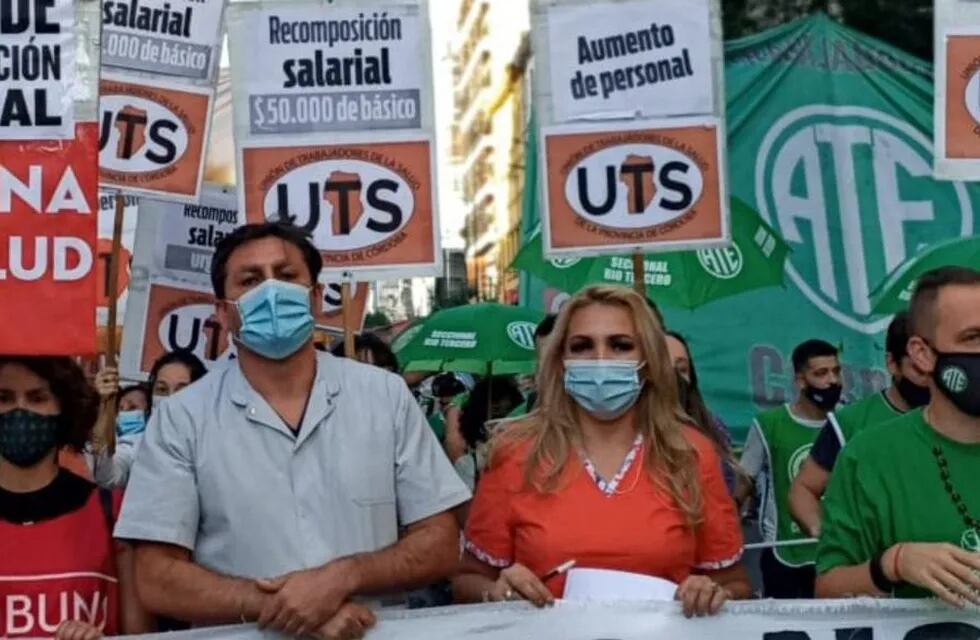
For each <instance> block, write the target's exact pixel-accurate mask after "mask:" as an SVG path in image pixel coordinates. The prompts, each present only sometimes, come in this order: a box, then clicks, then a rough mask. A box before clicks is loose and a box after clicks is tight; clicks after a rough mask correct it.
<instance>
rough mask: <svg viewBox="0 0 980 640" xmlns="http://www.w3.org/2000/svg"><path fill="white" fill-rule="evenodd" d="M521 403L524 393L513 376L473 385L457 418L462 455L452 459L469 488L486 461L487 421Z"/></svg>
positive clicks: (503, 414) (499, 377)
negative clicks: (462, 444)
mask: <svg viewBox="0 0 980 640" xmlns="http://www.w3.org/2000/svg"><path fill="white" fill-rule="evenodd" d="M522 402H524V396H523V395H521V392H520V389H518V388H517V384H516V383H515V382H514V380H513V378H509V377H502V376H495V377H493V378H484V379H483V380H481V381H480V382H478V383H477V385H476V386H475V387H473V391H472V392H471V393H470V397H469V400H468V401H467V402H466V405H465V406H464V407H463V413H462V415H461V416H460V420H459V429H460V435H461V436H462V439H463V441H464V442H466V450H465V452H464V453H463V455H462V456H461V457H460V458H458V459H457V460H455V461H454V463H455V466H456V473H458V474H459V476H460V477H461V478H462V479H463V482H465V483H466V485H467V486H468V487H469V488H470V491H472V490H473V489H474V488H475V487H476V483H477V482H478V481H479V479H480V474H481V473H483V468H484V467H485V466H486V462H487V447H486V446H485V445H486V443H487V441H488V440H489V439H490V434H489V433H488V431H487V422H488V421H491V420H499V419H501V418H505V417H507V416H508V415H510V413H511V412H512V411H513V410H514V409H515V408H516V407H517V406H518V405H520V404H521V403H522Z"/></svg>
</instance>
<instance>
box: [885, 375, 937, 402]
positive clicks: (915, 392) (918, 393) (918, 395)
mask: <svg viewBox="0 0 980 640" xmlns="http://www.w3.org/2000/svg"><path fill="white" fill-rule="evenodd" d="M892 384H894V385H895V389H896V390H897V391H898V395H900V396H902V399H903V400H905V402H907V403H908V405H909V406H910V407H912V408H913V409H918V408H919V407H924V406H926V405H927V404H929V400H930V398H931V396H932V392H931V391H930V390H929V387H923V386H922V385H918V384H915V383H914V382H912V381H911V380H909V379H908V378H895V379H893V380H892Z"/></svg>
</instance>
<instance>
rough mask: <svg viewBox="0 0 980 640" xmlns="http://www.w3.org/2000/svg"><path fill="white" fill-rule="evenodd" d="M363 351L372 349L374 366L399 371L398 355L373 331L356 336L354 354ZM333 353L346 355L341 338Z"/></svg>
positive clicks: (340, 356)
mask: <svg viewBox="0 0 980 640" xmlns="http://www.w3.org/2000/svg"><path fill="white" fill-rule="evenodd" d="M362 351H370V352H371V359H372V360H374V366H376V367H380V368H382V369H387V370H388V371H391V372H393V373H398V370H399V365H398V357H397V356H396V355H395V352H394V351H392V350H391V347H390V346H388V343H387V342H385V341H384V340H382V339H381V338H379V337H378V336H377V335H375V334H373V333H362V334H360V335H358V336H357V337H356V338H354V354H355V355H357V354H358V353H360V352H362ZM332 353H333V355H335V356H337V357H338V358H343V357H344V341H343V340H340V341H339V342H338V343H337V345H336V346H335V347H334V348H333V352H332Z"/></svg>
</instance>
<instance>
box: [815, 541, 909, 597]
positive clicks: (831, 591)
mask: <svg viewBox="0 0 980 640" xmlns="http://www.w3.org/2000/svg"><path fill="white" fill-rule="evenodd" d="M897 550H898V549H897V547H891V548H890V549H888V551H886V552H885V554H884V555H883V556H882V557H881V566H882V572H883V573H884V574H885V577H886V578H887V579H889V580H892V581H895V580H897V579H898V578H897V577H896V576H894V575H892V567H894V565H895V553H896V552H897ZM884 595H887V594H885V593H884V592H882V591H881V590H880V589H879V588H878V587H877V586H876V585H875V583H874V580H872V579H871V566H870V563H869V562H865V563H864V564H859V565H854V566H850V567H838V568H836V569H832V570H830V571H828V572H827V573H826V574H824V575H821V576H817V585H816V596H817V597H818V598H854V597H858V596H874V597H877V598H880V597H881V596H884Z"/></svg>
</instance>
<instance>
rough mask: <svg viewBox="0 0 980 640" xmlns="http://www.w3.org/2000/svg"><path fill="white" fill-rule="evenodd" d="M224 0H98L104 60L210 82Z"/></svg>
mask: <svg viewBox="0 0 980 640" xmlns="http://www.w3.org/2000/svg"><path fill="white" fill-rule="evenodd" d="M225 6H226V0H102V65H103V66H106V67H114V68H116V69H122V70H126V71H142V72H146V73H152V74H155V75H158V76H177V77H181V78H188V79H191V80H203V81H212V80H213V79H214V76H215V73H216V72H217V68H218V62H219V58H220V57H221V29H222V19H223V15H224V10H225Z"/></svg>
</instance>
